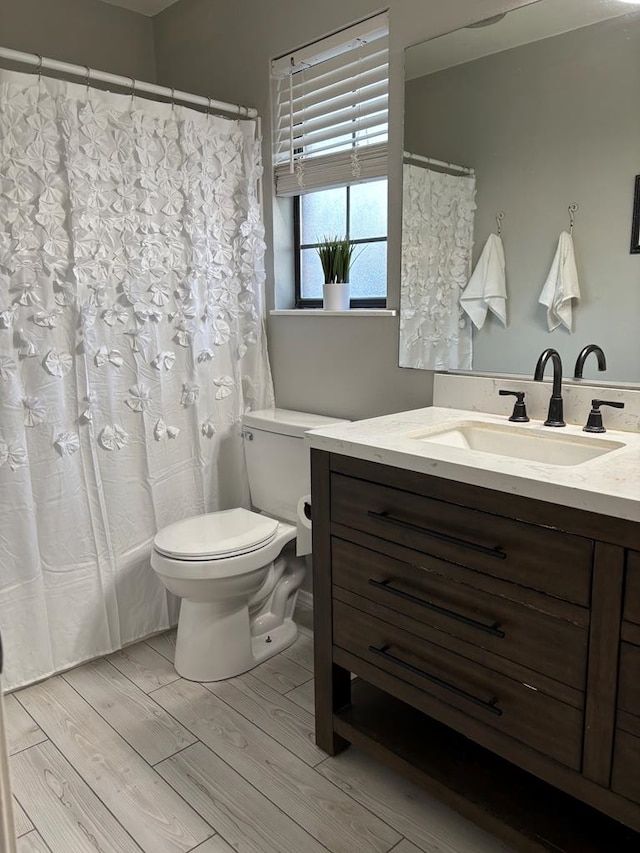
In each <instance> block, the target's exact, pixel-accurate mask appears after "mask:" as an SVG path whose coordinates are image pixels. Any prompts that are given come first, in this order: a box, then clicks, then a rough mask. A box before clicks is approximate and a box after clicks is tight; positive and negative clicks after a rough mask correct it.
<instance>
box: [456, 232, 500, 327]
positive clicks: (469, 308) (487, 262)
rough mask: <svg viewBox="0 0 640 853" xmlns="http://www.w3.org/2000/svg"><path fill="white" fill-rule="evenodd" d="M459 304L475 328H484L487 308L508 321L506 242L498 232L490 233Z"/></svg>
mask: <svg viewBox="0 0 640 853" xmlns="http://www.w3.org/2000/svg"><path fill="white" fill-rule="evenodd" d="M460 304H461V305H462V307H463V308H464V310H465V311H466V312H467V314H468V315H469V317H471V320H472V321H473V325H474V326H475V327H476V329H481V328H482V327H483V326H484V323H485V320H486V319H487V311H491V312H492V313H493V314H495V315H496V317H498V319H500V320H502V322H503V324H504V325H505V326H506V325H507V277H506V272H505V261H504V246H503V245H502V240H501V239H500V237H498V235H497V234H491V235H490V236H489V239H488V240H487V242H486V243H485V247H484V249H483V250H482V254H481V255H480V259H479V260H478V263H477V264H476V268H475V270H474V271H473V275H472V276H471V278H470V279H469V284H468V285H467V286H466V287H465V289H464V291H463V293H462V296H461V297H460Z"/></svg>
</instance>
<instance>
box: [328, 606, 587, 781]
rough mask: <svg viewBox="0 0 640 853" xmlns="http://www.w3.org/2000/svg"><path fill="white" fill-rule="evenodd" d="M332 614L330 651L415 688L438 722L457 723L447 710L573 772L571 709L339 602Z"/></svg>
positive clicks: (575, 749) (575, 715) (576, 723)
mask: <svg viewBox="0 0 640 853" xmlns="http://www.w3.org/2000/svg"><path fill="white" fill-rule="evenodd" d="M333 606H334V610H333V642H334V645H336V646H338V647H339V648H341V649H344V650H345V651H346V652H350V653H351V654H352V655H355V656H356V657H358V658H361V659H362V660H364V661H367V662H368V663H369V664H372V665H373V666H375V667H376V668H377V669H379V670H382V671H384V672H385V673H388V674H389V675H391V676H393V677H394V678H396V679H399V680H401V681H404V682H406V683H409V684H412V685H413V686H414V687H418V688H419V689H420V690H422V691H423V692H424V694H426V695H428V696H429V697H430V698H431V700H432V701H433V702H435V705H436V706H437V707H438V708H439V711H440V713H439V714H435V713H434V716H439V717H440V719H441V720H442V721H443V722H445V723H448V724H450V725H455V722H454V720H455V716H457V715H454V716H453V717H451V716H450V712H449V713H448V712H447V708H451V707H453V708H455V709H457V711H459V712H462V713H463V715H465V716H467V717H473V718H474V719H476V720H480V721H481V722H482V723H484V724H486V725H488V726H490V727H492V728H494V729H496V730H498V731H501V732H502V733H503V734H505V735H509V736H510V737H512V738H515V739H516V740H519V741H521V742H522V743H525V744H527V745H528V746H530V747H532V748H534V749H536V750H539V751H541V752H543V753H545V754H547V755H549V756H551V757H552V758H554V759H555V760H556V761H559V762H561V763H562V764H565V765H567V766H568V767H570V768H572V769H574V770H579V769H580V766H581V752H582V726H583V715H582V712H581V711H580V710H578V709H577V708H574V707H571V706H570V705H566V704H565V703H564V702H560V701H559V700H557V699H554V698H553V697H551V696H548V695H546V694H545V693H543V692H542V691H539V690H535V689H531V688H530V687H528V686H527V685H526V684H523V683H521V682H518V681H515V680H514V679H511V678H508V677H507V676H504V675H501V674H500V673H498V672H495V671H494V670H492V669H489V668H488V667H484V666H480V665H479V664H478V663H476V662H473V661H470V660H468V659H467V658H464V657H462V656H461V655H457V654H455V653H453V652H450V651H448V650H446V649H444V648H442V647H440V646H436V645H434V644H432V643H429V642H428V641H425V640H424V639H421V638H419V637H416V636H414V635H413V634H410V633H408V632H406V631H404V630H402V629H401V628H399V627H396V626H393V625H390V624H388V623H386V622H383V621H381V620H379V619H375V618H373V617H371V616H369V615H368V614H366V613H363V612H362V611H360V610H357V609H356V608H354V607H350V606H348V605H346V604H343V603H342V602H340V601H336V600H335V599H334V605H333ZM356 672H357V670H356ZM385 689H388V688H385Z"/></svg>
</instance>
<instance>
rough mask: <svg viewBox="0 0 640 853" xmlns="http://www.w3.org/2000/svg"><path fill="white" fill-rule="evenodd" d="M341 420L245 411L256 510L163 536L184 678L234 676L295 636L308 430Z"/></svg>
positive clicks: (225, 514)
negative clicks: (177, 603) (297, 548)
mask: <svg viewBox="0 0 640 853" xmlns="http://www.w3.org/2000/svg"><path fill="white" fill-rule="evenodd" d="M334 423H341V421H339V420H337V419H336V418H327V417H323V416H320V415H312V414H307V413H304V412H293V411H288V410H286V409H266V410H264V411H257V412H250V413H248V414H246V415H245V417H244V419H243V429H244V431H243V435H244V448H245V460H246V464H247V472H248V476H249V490H250V493H251V503H252V506H253V510H247V509H243V508H237V509H229V510H223V511H220V512H212V513H209V514H207V515H199V516H195V517H193V518H186V519H183V520H182V521H178V522H176V523H175V524H171V525H169V526H168V527H165V528H164V529H163V530H161V531H160V532H159V533H158V534H157V535H156V537H155V539H154V541H153V550H152V554H151V566H152V568H153V569H154V571H155V572H156V573H157V574H158V576H159V578H160V580H161V581H162V583H163V584H164V585H165V587H166V588H167V589H168V590H169V591H170V592H172V593H173V594H174V595H176V596H178V597H179V598H181V599H182V601H181V605H180V617H179V620H178V636H177V640H176V655H175V668H176V671H177V672H178V674H179V675H181V676H182V677H183V678H187V679H189V680H191V681H221V680H223V679H225V678H232V677H233V676H236V675H240V673H242V672H246V671H247V670H250V669H253V667H255V666H257V665H258V664H259V663H262V662H263V661H265V660H267V659H268V658H270V657H272V656H273V655H275V654H277V653H278V652H281V651H282V650H283V649H285V648H286V647H287V646H290V645H291V644H292V643H293V642H294V640H295V639H296V636H297V633H298V629H297V627H296V624H295V622H294V621H293V611H294V609H295V605H296V599H297V596H298V589H299V588H300V584H301V583H302V581H303V579H304V575H305V562H304V559H301V558H298V557H296V556H295V548H294V547H293V546H290V547H289V548H286V547H285V546H287V544H288V543H293V541H294V540H295V539H296V534H297V528H296V521H297V509H298V502H299V500H300V499H301V498H302V497H303V496H305V495H307V494H308V493H309V492H310V491H311V488H310V464H309V450H308V448H307V446H306V445H305V442H304V434H305V432H306V431H307V430H310V429H316V428H319V427H321V426H327V425H329V424H334ZM283 549H284V552H283Z"/></svg>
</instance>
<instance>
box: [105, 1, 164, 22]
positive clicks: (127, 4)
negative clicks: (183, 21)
mask: <svg viewBox="0 0 640 853" xmlns="http://www.w3.org/2000/svg"><path fill="white" fill-rule="evenodd" d="M102 2H103V3H109V4H110V5H111V6H122V8H123V9H131V11H132V12H140V14H141V15H148V16H149V17H150V18H151V17H153V16H154V15H157V14H158V12H162V10H163V9H166V8H167V6H173V4H174V3H177V2H178V0H102Z"/></svg>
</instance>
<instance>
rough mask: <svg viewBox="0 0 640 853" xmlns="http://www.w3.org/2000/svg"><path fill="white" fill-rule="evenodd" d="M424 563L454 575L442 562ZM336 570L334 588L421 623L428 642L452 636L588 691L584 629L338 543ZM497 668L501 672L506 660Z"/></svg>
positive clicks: (419, 568)
mask: <svg viewBox="0 0 640 853" xmlns="http://www.w3.org/2000/svg"><path fill="white" fill-rule="evenodd" d="M416 558H418V559H419V558H420V555H419V554H416ZM424 561H425V562H426V563H429V564H430V566H436V567H437V566H438V564H439V565H440V566H441V567H442V569H443V571H446V564H445V563H442V561H439V560H434V559H433V558H425V559H424ZM332 565H333V583H334V585H336V586H337V587H342V588H344V589H346V590H349V591H350V592H352V593H355V594H356V595H359V596H362V597H363V598H366V599H368V600H370V601H373V602H376V603H377V604H379V605H383V606H384V607H385V608H386V609H388V610H389V613H390V614H391V617H390V621H392V622H393V623H395V624H402V619H403V617H409V618H411V619H412V620H415V622H417V623H419V626H420V636H422V637H425V638H432V639H433V638H434V637H435V636H437V635H438V634H440V636H442V632H444V633H446V634H448V635H451V636H454V637H458V638H460V639H462V640H465V641H466V642H468V643H471V644H473V645H474V646H477V647H480V648H482V649H486V650H487V651H488V652H490V653H492V655H498V656H500V657H501V658H506V659H507V660H510V661H514V662H516V663H519V664H522V665H523V666H525V667H527V668H529V669H532V670H534V671H536V672H539V673H542V674H544V675H546V676H548V677H549V678H553V679H556V680H558V681H560V682H562V683H564V684H567V685H570V686H571V687H574V688H576V689H578V690H580V691H583V690H584V687H585V678H586V666H587V642H588V633H587V631H586V630H585V629H584V628H581V627H579V626H577V625H574V624H573V623H571V622H568V621H565V620H563V619H560V618H558V617H556V616H552V615H550V614H548V613H542V612H540V611H539V610H536V609H534V608H533V607H525V606H523V605H522V604H518V603H517V602H515V601H511V600H509V599H508V598H506V597H504V596H501V595H493V594H491V593H488V592H485V591H484V590H480V589H477V588H474V587H473V586H471V585H468V584H467V583H465V582H460V581H459V580H453V579H452V578H450V577H446V576H444V575H443V574H439V573H438V571H437V570H433V569H432V568H426V567H425V566H423V565H415V564H414V565H412V564H409V563H405V562H401V561H399V560H395V559H392V558H391V557H388V556H386V555H384V554H379V553H377V552H375V551H371V550H369V549H368V548H363V547H361V546H359V545H354V544H353V543H351V542H345V541H343V540H340V539H336V538H333V539H332ZM460 571H464V573H465V576H466V577H467V578H468V579H469V581H470V583H472V582H473V578H474V575H475V576H476V577H477V575H476V574H475V572H471V571H466V570H460ZM504 586H508V587H510V586H511V585H507V584H504ZM516 589H517V588H516ZM414 624H415V623H414ZM492 665H493V664H492ZM495 665H496V666H497V667H498V668H500V664H499V662H498V661H497V662H496V664H495Z"/></svg>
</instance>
